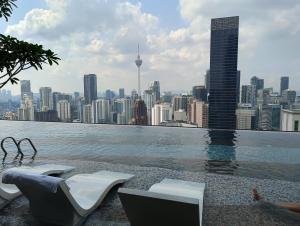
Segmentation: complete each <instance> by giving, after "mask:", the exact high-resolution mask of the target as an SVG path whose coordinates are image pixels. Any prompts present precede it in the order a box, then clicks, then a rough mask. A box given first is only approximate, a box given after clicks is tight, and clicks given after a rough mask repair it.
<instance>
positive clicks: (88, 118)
mask: <svg viewBox="0 0 300 226" xmlns="http://www.w3.org/2000/svg"><path fill="white" fill-rule="evenodd" d="M92 118H93V116H92V105H91V104H87V105H84V106H83V123H93V120H92Z"/></svg>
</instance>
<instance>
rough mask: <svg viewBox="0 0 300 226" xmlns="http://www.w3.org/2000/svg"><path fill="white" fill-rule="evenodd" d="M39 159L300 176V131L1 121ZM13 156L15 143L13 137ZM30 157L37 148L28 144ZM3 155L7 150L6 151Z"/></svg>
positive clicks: (3, 131)
mask: <svg viewBox="0 0 300 226" xmlns="http://www.w3.org/2000/svg"><path fill="white" fill-rule="evenodd" d="M6 136H14V137H15V138H17V139H18V140H19V139H21V138H24V137H28V138H30V139H32V141H33V142H34V144H35V146H36V148H37V149H38V155H37V158H41V159H52V160H53V159H59V160H61V159H65V160H90V161H107V162H112V163H114V162H118V163H126V164H134V165H142V166H157V167H162V168H172V169H181V168H182V169H186V170H191V171H203V170H204V171H209V172H214V173H226V174H238V175H240V174H242V175H245V174H246V175H247V176H253V177H259V178H260V177H262V178H278V179H280V178H281V177H284V178H285V179H287V180H292V181H300V175H298V173H297V172H300V171H299V169H300V133H283V132H258V131H218V130H206V129H198V128H197V129H196V128H168V127H142V126H117V125H94V124H71V123H70V124H65V123H40V122H17V121H0V138H1V139H2V138H4V137H6ZM5 147H7V150H9V156H10V157H13V156H14V155H15V152H16V151H15V147H14V146H13V145H12V144H10V143H9V142H8V141H7V142H6V143H5ZM22 150H24V153H25V154H26V155H28V156H30V155H31V153H32V150H31V149H30V147H29V145H28V144H25V143H24V144H23V145H22ZM1 154H2V153H1Z"/></svg>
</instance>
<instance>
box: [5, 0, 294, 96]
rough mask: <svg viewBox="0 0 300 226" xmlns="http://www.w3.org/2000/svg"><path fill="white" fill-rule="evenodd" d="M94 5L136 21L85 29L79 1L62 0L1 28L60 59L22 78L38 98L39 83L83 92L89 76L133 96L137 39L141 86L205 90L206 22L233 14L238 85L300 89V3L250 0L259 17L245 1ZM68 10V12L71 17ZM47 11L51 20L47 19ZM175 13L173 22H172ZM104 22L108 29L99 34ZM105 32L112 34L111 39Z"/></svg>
mask: <svg viewBox="0 0 300 226" xmlns="http://www.w3.org/2000/svg"><path fill="white" fill-rule="evenodd" d="M91 4H93V5H94V6H95V7H93V8H95V9H96V8H101V9H103V10H108V11H109V12H111V15H114V16H118V15H117V13H118V12H116V10H115V8H117V7H124V8H123V9H124V10H123V11H124V12H123V14H124V15H123V16H125V18H131V19H132V20H130V21H132V22H128V21H129V20H128V21H127V20H124V21H119V20H116V21H115V24H113V23H112V18H111V17H107V18H101V19H100V18H97V22H95V21H89V22H90V23H91V24H89V26H85V25H87V24H86V22H85V21H86V20H83V22H82V23H79V22H78V21H77V20H74V21H73V22H72V21H70V18H73V16H74V15H75V12H76V11H75V10H76V9H78V8H79V7H81V8H84V9H85V7H86V6H85V5H81V4H80V2H77V1H75V2H73V3H72V5H73V6H74V7H73V8H72V7H71V6H70V5H69V3H68V2H66V1H63V0H62V1H53V2H50V1H47V2H44V1H40V2H39V3H37V1H34V0H28V1H26V3H22V2H20V6H19V8H18V9H17V10H16V11H15V13H14V15H13V17H12V18H11V21H10V23H8V24H1V25H0V30H1V31H2V32H5V33H7V34H12V35H15V36H17V37H19V38H24V39H30V40H32V41H36V42H42V43H43V44H44V45H45V46H46V47H49V48H52V49H54V50H55V51H56V52H58V54H59V55H60V56H61V57H62V62H61V64H60V65H59V66H58V67H56V68H51V69H50V68H49V69H46V70H44V71H42V72H39V73H36V72H35V71H34V70H29V71H26V72H24V73H21V75H20V79H21V80H31V83H32V84H31V85H32V91H33V92H34V93H37V92H38V89H39V87H42V86H49V87H52V88H53V90H60V91H62V92H66V93H71V92H73V91H79V90H81V83H80V81H81V78H82V76H83V74H88V73H95V74H97V75H98V84H97V85H98V87H99V88H98V90H101V92H104V91H105V90H106V89H113V90H118V88H119V87H123V88H125V90H127V93H129V91H131V90H132V89H133V88H134V87H135V85H134V84H133V81H135V79H136V66H135V65H132V59H134V57H135V56H136V44H137V43H138V42H139V43H140V44H141V47H142V49H143V59H144V61H145V62H146V63H145V64H144V65H143V72H142V75H141V76H142V77H143V79H142V87H143V89H145V87H148V84H149V83H150V82H151V81H153V80H159V81H160V82H161V84H162V91H168V90H170V91H178V92H180V91H186V90H188V89H190V87H191V86H193V85H195V83H196V85H202V84H204V74H205V72H206V70H207V69H209V39H210V37H209V20H210V19H211V18H217V17H223V16H230V15H239V16H240V17H241V25H240V28H241V29H240V33H241V35H240V36H241V40H240V43H239V45H240V51H239V56H240V57H239V67H238V69H239V70H241V73H242V80H241V84H246V82H248V81H249V79H250V78H251V77H252V76H258V77H263V78H264V79H265V81H266V83H267V84H269V86H270V87H274V88H275V89H276V90H279V87H280V83H279V82H278V78H279V77H281V76H289V77H290V79H291V80H293V81H294V82H293V83H291V85H290V88H291V89H294V90H297V86H298V84H300V78H299V76H298V73H299V72H298V67H297V65H299V64H300V62H299V58H297V54H296V52H295V51H296V48H293V47H292V46H293V44H296V43H295V40H298V39H299V29H298V27H299V26H298V23H297V21H295V19H294V17H293V16H292V15H297V12H298V11H297V10H298V9H299V3H297V2H296V1H289V2H287V3H278V2H276V3H272V4H271V3H270V4H268V3H264V4H266V6H268V7H260V8H262V9H258V6H259V2H256V1H253V2H252V3H249V2H248V3H247V4H246V5H247V9H248V10H250V11H254V12H255V13H254V14H251V15H250V14H249V13H248V11H245V10H244V8H245V5H244V4H236V3H235V4H228V6H229V5H234V7H231V8H232V9H231V8H229V7H228V6H226V5H222V3H213V5H211V6H210V5H208V1H203V2H201V3H198V2H197V1H196V2H195V1H190V0H181V1H164V2H163V3H160V6H159V7H158V5H156V4H158V3H157V2H153V5H151V4H149V3H147V2H146V1H141V2H140V3H138V2H137V1H130V2H126V1H114V2H107V1H98V2H92V3H91ZM218 4H221V5H222V6H223V7H222V10H220V11H218V12H217V13H216V12H213V11H211V10H210V8H214V7H218ZM154 8H155V9H154ZM218 8H219V7H218ZM265 8H268V10H270V11H268V12H269V14H268V17H267V18H265V19H262V16H265V15H266V14H267V13H266V12H265ZM38 9H40V10H38ZM166 9H170V10H166ZM251 9H253V10H251ZM254 9H255V10H254ZM88 10H92V9H88ZM65 12H68V13H69V14H68V15H69V16H70V18H69V19H68V18H67V17H66V15H65ZM93 12H94V11H92V12H91V13H93ZM47 13H48V14H49V15H50V16H49V18H45V15H46V14H47ZM48 14H47V15H48ZM100 14H101V13H100ZM165 14H166V15H165ZM170 14H171V16H172V18H174V22H167V21H168V20H166V19H167V18H168V16H169V17H170ZM35 16H36V17H35ZM51 16H57V18H58V19H57V20H54V21H52V23H49V24H48V25H49V26H40V25H38V26H36V27H35V29H30V27H29V22H30V23H32V24H35V22H36V18H40V19H43V20H42V21H45V22H49V21H48V19H51ZM102 19H103V20H102ZM99 21H102V22H99ZM101 25H103V26H104V28H107V29H106V30H101V29H98V28H99V27H101ZM275 25H276V26H275ZM64 28H68V29H64ZM133 30H137V31H139V32H133ZM53 34H56V35H57V37H54V36H53ZM80 34H81V35H80ZM108 34H110V35H111V37H107V35H108ZM278 34H280V35H278ZM132 35H134V36H135V37H133V36H132ZM277 36H278V37H277ZM67 40H72V42H71V43H70V42H69V41H68V42H67ZM112 40H113V41H112ZM79 53H80V54H79ZM169 78H172V79H169ZM44 81H47V83H46V84H45V83H44ZM194 81H195V82H194ZM179 82H180V86H181V87H180V88H178V83H179ZM6 89H10V90H12V92H13V94H14V95H16V94H19V93H20V91H19V89H18V87H17V86H13V87H12V86H7V87H6ZM143 89H142V90H143Z"/></svg>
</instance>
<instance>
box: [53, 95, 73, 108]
mask: <svg viewBox="0 0 300 226" xmlns="http://www.w3.org/2000/svg"><path fill="white" fill-rule="evenodd" d="M52 100H53V110H57V104H58V102H59V101H60V100H67V101H68V102H69V103H72V95H69V94H65V93H60V92H53V94H52Z"/></svg>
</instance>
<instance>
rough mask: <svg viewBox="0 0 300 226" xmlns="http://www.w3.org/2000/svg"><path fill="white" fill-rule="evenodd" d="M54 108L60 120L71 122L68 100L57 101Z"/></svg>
mask: <svg viewBox="0 0 300 226" xmlns="http://www.w3.org/2000/svg"><path fill="white" fill-rule="evenodd" d="M56 109H57V115H58V118H59V120H60V121H61V122H71V104H70V102H69V101H68V100H60V101H58V102H57V106H56Z"/></svg>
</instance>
